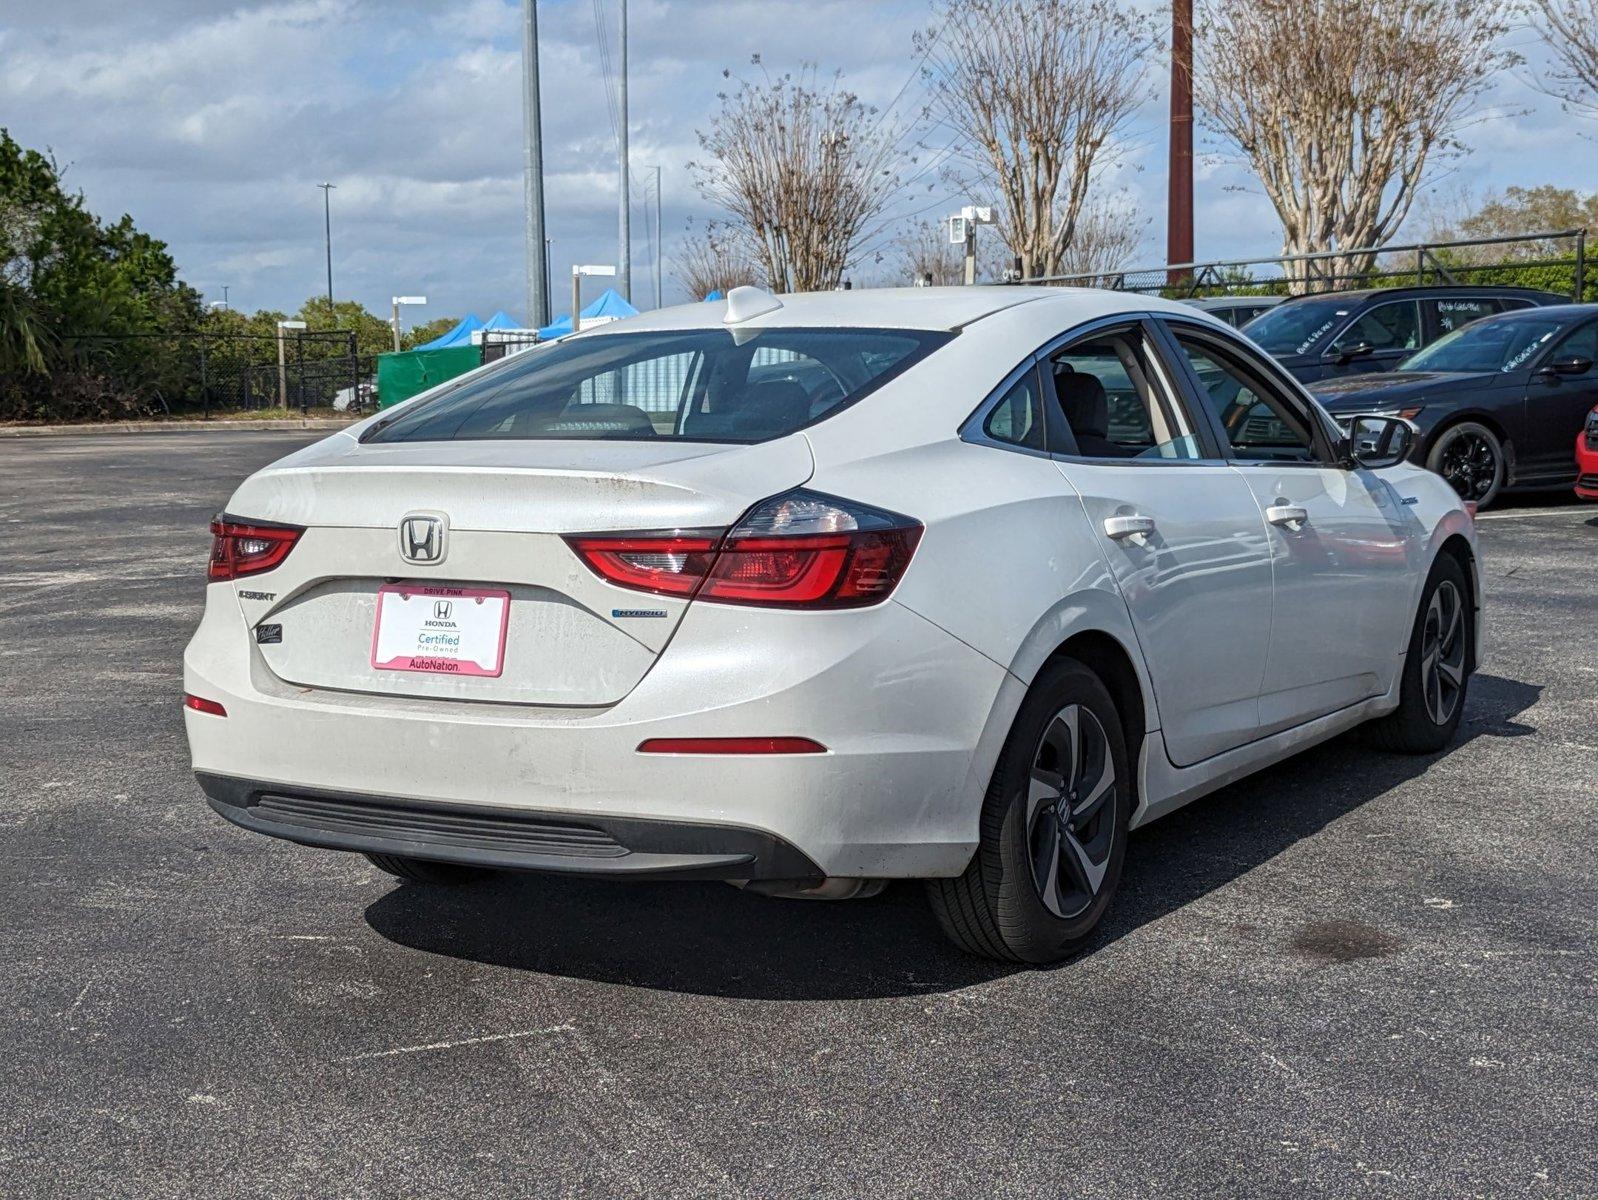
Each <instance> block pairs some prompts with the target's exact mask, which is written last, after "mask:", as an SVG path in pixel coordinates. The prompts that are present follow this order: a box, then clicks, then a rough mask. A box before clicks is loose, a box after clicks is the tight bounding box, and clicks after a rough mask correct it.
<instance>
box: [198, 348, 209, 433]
mask: <svg viewBox="0 0 1598 1200" xmlns="http://www.w3.org/2000/svg"><path fill="white" fill-rule="evenodd" d="M200 412H201V413H202V414H203V415H204V417H205V419H206V420H207V421H209V420H210V419H211V381H210V378H209V376H208V375H207V374H206V371H205V334H203V333H202V334H201V335H200Z"/></svg>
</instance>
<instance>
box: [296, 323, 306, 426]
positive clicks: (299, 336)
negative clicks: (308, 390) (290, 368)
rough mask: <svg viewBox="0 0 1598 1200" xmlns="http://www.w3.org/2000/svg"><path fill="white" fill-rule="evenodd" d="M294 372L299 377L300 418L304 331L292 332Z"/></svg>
mask: <svg viewBox="0 0 1598 1200" xmlns="http://www.w3.org/2000/svg"><path fill="white" fill-rule="evenodd" d="M294 370H295V372H296V374H298V376H299V383H298V385H297V386H298V389H299V393H300V416H302V417H303V416H304V415H305V331H304V330H302V329H296V330H295V331H294Z"/></svg>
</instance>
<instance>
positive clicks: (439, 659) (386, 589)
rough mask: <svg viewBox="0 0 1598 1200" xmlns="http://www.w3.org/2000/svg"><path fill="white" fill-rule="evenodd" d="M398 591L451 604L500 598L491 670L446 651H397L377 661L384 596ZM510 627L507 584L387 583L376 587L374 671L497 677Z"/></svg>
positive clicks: (501, 673)
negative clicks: (491, 585) (404, 652)
mask: <svg viewBox="0 0 1598 1200" xmlns="http://www.w3.org/2000/svg"><path fill="white" fill-rule="evenodd" d="M394 593H399V594H400V595H401V596H402V597H404V598H405V599H407V600H408V599H410V598H411V597H413V596H421V597H424V598H426V599H430V600H434V601H447V602H449V603H451V604H457V603H460V604H465V603H472V604H480V603H482V602H484V601H486V600H500V601H502V602H503V603H502V604H501V605H500V613H499V632H498V635H497V644H496V647H495V653H494V669H493V670H488V669H487V668H485V667H483V666H482V665H481V664H480V663H478V662H476V661H475V660H473V659H462V658H456V657H453V656H450V655H443V654H397V655H394V656H393V657H390V658H388V659H385V660H383V661H381V662H380V661H378V657H377V656H378V645H379V643H380V641H381V638H382V633H383V597H384V596H385V595H391V594H394ZM509 630H510V592H509V591H508V590H506V589H505V588H475V587H453V586H451V585H449V584H433V583H385V584H384V585H383V586H382V587H380V588H378V589H377V608H376V612H375V613H374V615H373V617H372V648H371V655H370V662H371V666H372V669H373V670H375V671H411V672H415V673H417V674H423V675H452V676H461V675H466V676H473V677H477V678H483V679H498V678H499V677H500V676H501V675H503V674H504V673H505V643H506V635H507V634H508V632H509Z"/></svg>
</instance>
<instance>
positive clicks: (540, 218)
mask: <svg viewBox="0 0 1598 1200" xmlns="http://www.w3.org/2000/svg"><path fill="white" fill-rule="evenodd" d="M522 134H523V138H524V145H523V153H522V176H523V180H522V186H523V191H524V193H525V203H526V208H527V213H526V225H525V229H524V231H523V232H524V237H525V239H526V257H527V323H528V325H530V326H532V327H533V328H534V329H541V328H543V326H545V325H548V324H549V258H548V254H549V242H548V240H547V239H546V238H545V237H544V133H543V115H542V113H541V111H540V108H539V102H538V0H522Z"/></svg>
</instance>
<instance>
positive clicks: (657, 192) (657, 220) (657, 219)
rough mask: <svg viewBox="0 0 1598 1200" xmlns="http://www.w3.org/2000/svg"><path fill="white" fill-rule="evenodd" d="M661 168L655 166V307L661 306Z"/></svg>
mask: <svg viewBox="0 0 1598 1200" xmlns="http://www.w3.org/2000/svg"><path fill="white" fill-rule="evenodd" d="M660 204H661V200H660V168H659V167H658V166H657V167H656V168H655V307H656V308H659V307H660V258H661V253H660Z"/></svg>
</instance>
